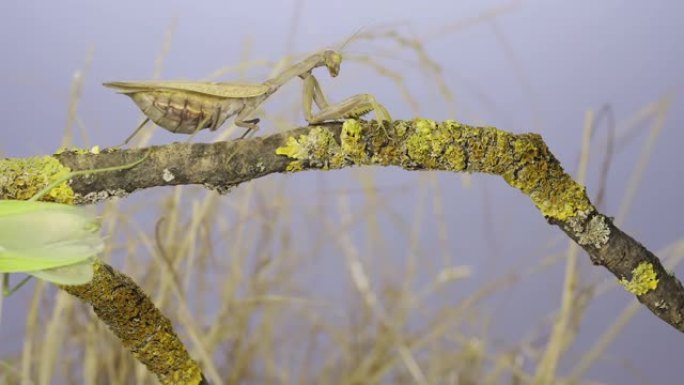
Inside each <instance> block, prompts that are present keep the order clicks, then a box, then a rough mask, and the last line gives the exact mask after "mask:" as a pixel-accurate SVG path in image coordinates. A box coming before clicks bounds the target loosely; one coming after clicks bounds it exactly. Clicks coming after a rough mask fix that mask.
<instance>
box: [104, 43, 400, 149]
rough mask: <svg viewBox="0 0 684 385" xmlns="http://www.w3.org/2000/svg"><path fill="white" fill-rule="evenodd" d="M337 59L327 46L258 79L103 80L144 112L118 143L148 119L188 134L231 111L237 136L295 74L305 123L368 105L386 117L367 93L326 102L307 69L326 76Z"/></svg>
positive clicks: (335, 69) (352, 113)
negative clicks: (322, 71) (300, 87)
mask: <svg viewBox="0 0 684 385" xmlns="http://www.w3.org/2000/svg"><path fill="white" fill-rule="evenodd" d="M341 63H342V55H341V54H340V53H339V52H337V51H336V50H332V49H330V50H324V51H320V52H317V53H314V54H312V55H310V56H308V57H307V58H305V59H304V60H302V61H300V62H298V63H296V64H293V65H292V66H290V67H288V68H287V69H285V70H284V71H282V72H281V73H280V74H278V75H276V76H275V77H273V78H271V79H268V80H266V81H265V82H263V83H260V84H258V83H257V84H244V83H221V82H194V81H133V82H108V83H103V85H104V86H106V87H109V88H113V89H116V90H118V91H119V92H120V93H122V94H124V95H127V96H129V97H130V98H131V99H132V100H133V101H134V102H135V104H136V105H137V106H138V107H139V108H140V110H141V111H142V112H143V114H145V116H146V118H145V119H144V120H143V122H142V123H141V124H140V125H139V126H138V127H137V128H136V129H135V131H134V132H133V133H132V134H131V135H129V136H128V138H126V140H125V141H124V144H128V142H130V140H131V139H133V137H135V135H136V134H137V133H138V132H139V131H140V130H141V129H142V128H143V126H144V125H145V124H146V123H147V122H148V121H149V120H152V121H153V122H154V123H156V124H157V125H158V126H160V127H163V128H165V129H166V130H168V131H170V132H173V133H180V134H194V133H196V132H197V131H199V130H202V129H205V128H208V129H210V131H215V130H216V129H218V128H219V127H220V126H222V125H223V123H224V122H225V121H226V120H227V119H228V118H229V117H232V116H235V120H234V122H235V125H236V126H238V127H242V128H246V129H247V130H246V131H245V133H244V134H243V135H242V136H241V137H240V138H241V139H242V138H244V137H245V136H246V135H247V134H248V133H249V132H251V131H255V130H257V129H258V125H257V124H258V123H259V119H258V118H254V117H253V115H254V113H255V112H256V110H257V108H258V107H259V105H261V103H262V102H263V101H264V100H266V99H267V98H268V97H269V96H271V95H272V94H273V93H275V92H276V91H277V90H278V89H279V88H280V87H281V86H282V85H283V84H285V83H287V82H288V81H290V80H291V79H293V78H295V77H299V78H301V79H302V80H303V81H304V90H303V93H302V98H303V109H304V117H305V119H306V121H307V122H308V123H309V124H316V123H322V122H325V121H329V120H337V119H348V118H358V117H360V116H363V115H365V114H367V113H369V112H371V111H375V114H376V117H377V119H378V120H379V121H389V120H391V117H390V115H389V113H388V112H387V110H386V109H385V107H383V106H382V105H381V104H379V103H378V102H377V101H376V100H375V98H374V97H373V96H372V95H369V94H358V95H354V96H351V97H349V98H347V99H345V100H343V101H342V102H340V103H337V104H332V105H331V104H329V103H328V100H327V99H326V97H325V95H324V94H323V91H322V90H321V86H320V84H319V83H318V80H317V79H316V78H315V77H314V75H313V74H312V72H313V70H314V69H316V68H318V67H326V68H327V69H328V73H329V74H330V76H331V77H336V76H337V75H338V74H339V72H340V65H341ZM313 103H315V104H316V106H317V107H318V109H319V111H318V113H316V114H314V113H313V111H312V105H313Z"/></svg>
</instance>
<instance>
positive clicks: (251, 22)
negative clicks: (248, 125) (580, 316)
mask: <svg viewBox="0 0 684 385" xmlns="http://www.w3.org/2000/svg"><path fill="white" fill-rule="evenodd" d="M505 4H510V5H511V6H510V7H507V8H508V9H507V10H506V11H505V12H503V13H502V14H501V15H499V16H498V17H496V18H495V19H489V21H485V22H477V18H478V17H481V16H483V13H484V12H487V10H490V9H492V7H500V6H502V5H505ZM296 9H298V11H296ZM682 15H684V4H683V3H682V2H680V1H660V2H643V1H609V0H605V1H600V2H598V1H588V0H581V1H573V2H564V1H525V2H514V3H505V2H500V1H396V0H395V1H386V0H383V1H358V0H347V1H336V2H333V1H305V0H304V1H265V0H252V1H242V2H238V1H224V2H222V1H216V0H213V1H186V2H181V1H158V0H156V1H113V2H98V1H75V0H62V1H18V0H5V1H3V2H1V3H0V21H1V22H0V47H1V48H2V50H1V51H0V52H1V54H0V55H1V56H0V57H1V59H0V100H1V101H2V103H0V116H2V121H1V122H0V127H1V128H0V130H2V136H1V138H2V139H1V140H0V151H1V152H2V154H3V155H5V156H11V157H23V156H30V155H39V154H45V153H49V152H51V151H54V150H55V149H56V147H57V146H58V145H59V143H61V138H62V136H63V132H64V126H65V122H66V112H67V102H68V99H69V88H70V83H71V80H72V76H73V74H74V71H76V70H77V69H79V68H82V67H83V66H84V62H85V61H86V56H87V55H88V51H89V49H91V47H92V48H93V49H94V51H93V52H94V53H93V56H92V63H91V67H90V70H89V72H88V73H87V76H86V78H85V85H84V91H83V95H82V99H81V101H80V105H79V116H80V118H81V119H82V121H83V123H84V124H85V126H86V127H87V128H88V133H89V135H90V139H91V143H97V144H99V145H101V146H108V145H114V144H117V143H119V142H120V141H121V140H122V139H123V138H124V137H125V136H126V135H127V134H128V133H129V130H130V129H132V128H133V127H134V126H135V124H136V123H137V122H138V119H139V116H140V115H139V112H138V110H137V109H136V108H134V107H133V105H132V103H131V102H130V100H128V99H127V98H124V97H122V96H118V95H115V94H114V93H113V92H112V91H111V90H108V89H105V88H103V87H101V85H100V83H101V82H103V81H108V80H128V79H131V80H132V79H145V78H149V77H150V76H151V74H152V72H153V67H154V60H155V57H156V56H157V55H158V53H159V51H160V49H161V45H162V42H163V40H164V34H165V31H166V30H167V28H168V26H169V24H170V23H171V21H172V20H173V19H174V18H176V19H177V25H176V28H175V33H174V37H173V41H172V46H171V49H170V51H169V54H168V56H167V57H166V59H165V61H164V65H163V71H162V74H161V76H162V78H166V79H172V78H187V79H201V78H204V77H206V76H208V75H209V74H210V73H211V72H212V71H214V70H216V69H217V68H220V67H222V66H226V65H231V64H235V63H238V62H240V61H241V60H242V58H243V55H242V52H243V51H244V46H245V42H246V41H249V42H250V43H249V44H250V57H251V58H254V59H267V60H277V59H278V58H280V57H282V56H283V55H285V54H287V53H289V52H290V50H294V51H297V52H309V51H313V50H317V49H320V48H322V47H326V46H330V45H332V44H334V43H335V42H339V41H341V40H343V39H345V38H346V37H348V36H350V35H351V34H352V33H354V32H355V31H357V30H359V28H367V29H368V30H372V29H373V27H374V26H376V25H379V24H387V23H408V25H410V28H409V29H407V28H406V27H400V29H402V30H403V31H406V30H410V31H412V32H413V33H414V34H415V35H416V36H418V37H422V38H424V39H425V44H426V48H427V50H428V53H429V54H430V55H431V56H432V58H434V59H435V60H436V61H437V62H438V63H439V64H440V65H441V66H442V69H443V74H444V77H445V79H446V81H447V82H448V84H449V86H450V87H451V89H452V90H453V91H454V93H455V99H454V101H453V102H451V103H447V102H445V101H444V100H441V99H440V97H439V95H438V94H437V93H436V92H435V91H434V87H432V86H430V87H432V89H427V87H426V86H425V84H428V83H429V82H428V81H426V80H425V78H424V77H422V75H420V73H419V72H417V71H415V70H414V71H408V70H407V71H405V73H404V74H405V76H406V81H407V86H408V88H409V90H410V91H411V93H412V94H414V95H415V96H416V97H417V98H419V100H420V102H421V110H420V114H421V115H423V116H426V117H430V118H433V119H447V118H454V119H458V120H462V121H465V122H470V123H476V124H486V125H494V126H497V127H499V128H501V129H504V130H508V131H513V132H526V131H535V132H539V133H541V134H542V135H543V136H544V138H545V139H546V141H547V143H548V144H549V146H550V148H551V149H552V151H553V152H554V153H555V154H556V155H557V157H558V158H559V159H560V160H561V162H563V164H564V165H566V168H567V169H568V170H570V171H571V172H572V171H573V170H574V169H575V165H576V164H577V159H578V154H579V149H580V145H581V135H582V126H583V119H584V113H585V111H587V109H593V110H598V109H599V108H600V107H601V106H602V105H604V104H606V103H609V104H610V105H611V106H612V109H613V111H614V113H615V116H616V120H617V122H618V125H620V124H621V123H624V122H625V121H626V120H627V119H628V118H629V117H630V116H632V115H633V114H635V113H636V112H637V111H638V110H639V109H641V108H643V107H644V106H646V105H647V104H648V103H652V102H656V101H658V100H659V99H661V98H663V97H664V96H666V95H667V94H668V93H670V94H671V95H672V96H673V98H672V104H671V106H670V110H669V112H668V113H667V116H666V120H665V124H664V126H663V129H662V132H661V134H660V136H659V137H658V141H657V143H656V146H657V147H656V151H655V152H654V154H653V155H652V157H651V158H649V162H648V164H647V166H646V169H645V175H644V178H643V180H642V181H641V184H640V187H639V189H638V192H637V195H636V197H635V201H634V206H633V208H632V210H631V211H630V212H629V215H628V217H627V218H626V221H625V224H624V229H625V230H626V231H628V232H630V233H631V234H633V235H634V236H636V237H637V238H638V239H639V240H640V241H641V242H642V243H644V244H645V245H646V246H647V247H649V248H651V249H652V250H654V251H658V250H660V249H661V248H663V247H665V246H667V245H669V244H671V243H673V242H675V241H676V240H678V239H680V238H682V233H683V232H684V216H683V215H682V209H681V208H682V204H681V197H682V193H681V186H682V184H683V182H684V172H683V171H682V166H681V165H680V162H681V159H682V155H681V154H682V151H681V147H682V143H684V134H683V128H682V127H681V126H682V122H683V119H684V113H683V112H682V108H681V101H680V100H681V98H680V95H679V94H680V91H681V87H682V84H683V82H682V81H683V80H684V75H682V72H683V71H682V68H684V42H683V41H682V38H683V37H684V34H683V32H684V28H682V26H681V21H682ZM492 20H493V21H492ZM293 23H296V24H297V25H296V26H293ZM389 46H390V45H389V44H388V47H389ZM354 49H355V47H354V46H352V47H350V51H352V52H353V51H354ZM363 51H364V52H366V53H371V52H372V51H371V50H369V49H368V48H366V49H365V50H363ZM264 74H265V73H264V72H263V71H261V72H260V71H259V70H257V71H253V72H250V73H249V75H248V78H249V79H251V80H258V79H260V78H262V77H263V76H264ZM319 78H321V79H322V80H323V81H324V87H325V88H326V89H327V90H329V95H330V98H332V99H335V100H339V99H341V98H342V97H345V96H348V95H349V94H351V93H354V92H368V93H372V94H374V95H375V96H376V97H377V98H378V99H379V100H380V101H382V102H383V103H384V104H385V105H386V106H387V107H388V109H389V110H390V111H391V112H392V114H393V117H394V118H412V117H413V116H414V113H413V112H411V110H410V109H409V108H408V106H407V105H406V104H405V103H404V102H403V100H402V99H401V97H400V96H399V93H398V92H397V91H396V88H394V87H393V85H392V84H391V83H390V82H388V81H387V80H386V79H381V78H379V77H377V76H371V73H370V72H368V70H367V69H364V67H362V66H360V65H355V64H344V65H343V70H342V73H341V75H340V77H339V78H338V79H336V80H330V79H327V77H325V75H320V77H319ZM224 79H226V78H224ZM295 82H297V81H295ZM293 89H296V86H295V88H293ZM290 95H296V94H292V93H290ZM286 103H289V104H286ZM292 103H293V101H292V99H288V98H287V97H284V98H280V99H279V98H278V94H275V95H274V97H273V98H272V100H269V101H267V102H266V105H265V108H266V109H267V110H271V109H272V110H273V111H277V110H278V108H280V109H282V108H283V106H284V105H285V106H290V105H292ZM452 111H453V112H454V113H455V114H456V115H455V116H454V115H452V114H451V112H452ZM298 119H299V120H298V121H299V122H302V118H301V116H300V117H299V118H298ZM642 126H646V125H642ZM620 128H621V127H620V126H618V130H620ZM622 128H624V125H623V126H622ZM603 130H605V126H604V127H603ZM639 132H640V134H639V135H638V136H636V137H634V138H633V139H632V140H631V141H630V142H628V143H626V144H622V145H621V147H619V148H618V149H617V151H616V154H615V157H614V166H613V169H612V170H611V174H610V175H609V177H608V181H607V182H608V196H607V205H606V212H607V213H608V214H616V213H617V211H618V208H619V206H620V202H621V199H622V198H623V194H624V190H625V188H626V186H627V182H628V179H629V175H630V173H631V172H632V170H633V168H634V165H635V164H636V163H637V161H638V159H639V154H640V151H642V148H643V143H644V142H645V141H646V140H647V135H646V134H645V130H642V131H639ZM260 134H268V125H262V132H260ZM211 135H213V134H210V133H202V134H201V135H199V136H198V138H197V139H196V140H198V141H199V140H211V138H212V136H211ZM597 135H599V137H600V138H604V137H605V131H602V132H601V133H600V134H597ZM174 139H177V138H174V137H172V136H171V135H169V134H167V133H164V132H162V131H161V130H157V131H155V136H154V141H155V142H158V143H164V142H169V141H171V140H174ZM602 140H603V139H600V140H597V142H596V143H597V144H595V145H594V146H593V147H592V159H591V164H590V167H591V170H592V172H591V173H590V176H589V178H590V179H589V180H588V182H587V185H588V187H589V191H590V193H592V195H593V194H595V192H596V186H597V180H598V176H597V172H596V170H598V169H599V164H600V160H601V159H602V158H601V157H602V149H603V147H602V146H601V145H600V143H601V142H602ZM407 174H408V173H405V172H400V171H397V170H387V171H385V170H379V171H378V172H377V173H376V175H380V176H381V177H380V182H379V183H380V184H383V183H384V185H385V186H392V185H397V184H409V185H410V184H411V183H418V182H419V181H422V179H420V177H419V176H418V175H417V174H415V173H412V174H409V175H407ZM293 178H301V180H302V183H309V182H311V183H313V182H314V180H315V179H314V178H312V177H311V176H306V175H305V176H301V177H300V176H293ZM319 178H320V176H319ZM333 178H334V177H333V176H330V179H333ZM349 180H350V181H352V182H351V183H354V182H353V179H349ZM439 181H440V184H441V186H440V187H441V188H442V191H443V194H444V198H445V199H446V200H447V204H446V207H445V210H446V211H445V212H446V216H447V219H448V221H449V223H450V226H451V227H450V231H451V232H452V233H450V235H451V236H452V237H453V238H452V239H451V243H450V244H451V245H453V247H454V248H455V249H454V250H453V252H454V253H455V254H456V255H457V256H458V258H459V259H458V262H459V263H463V264H471V265H473V267H474V270H475V277H476V278H474V280H475V281H474V282H476V283H477V284H482V283H483V282H484V278H483V277H484V276H486V274H485V273H482V270H483V269H485V268H490V267H491V266H492V264H494V265H497V266H498V267H497V269H498V271H499V272H504V271H508V270H509V269H511V268H514V267H515V266H520V267H522V266H525V265H526V264H534V263H537V262H538V260H539V258H541V257H540V256H539V255H536V254H535V257H534V259H532V258H531V257H529V255H532V254H533V253H535V252H538V250H539V249H540V248H542V247H544V245H545V244H546V243H545V242H546V241H544V240H548V241H549V242H551V241H553V240H556V241H557V240H558V239H559V232H558V231H557V230H555V229H553V228H549V227H548V226H547V225H546V224H545V223H544V221H543V219H541V218H540V216H539V215H538V213H537V211H536V210H535V209H534V207H533V206H532V205H531V204H530V203H529V201H528V200H527V199H526V198H525V197H523V196H521V194H519V193H517V192H516V191H513V190H512V189H510V188H509V187H508V186H506V185H505V184H504V183H503V182H502V181H501V180H499V179H498V178H492V177H486V176H480V175H477V176H474V178H473V186H472V187H470V188H466V187H464V186H463V185H462V184H461V183H460V178H454V177H453V176H451V175H444V176H440V178H439ZM256 183H258V181H257V182H256ZM352 187H353V188H360V186H358V185H356V186H352ZM388 188H389V187H388ZM304 189H305V187H304V188H303V190H304ZM226 199H230V196H228V197H226ZM411 199H412V198H411V196H410V195H403V196H402V195H400V196H395V197H393V198H388V204H390V205H394V206H396V207H402V205H403V204H405V201H407V200H408V201H410V200H411ZM332 200H333V198H331V201H332ZM333 205H334V203H333V202H331V206H333ZM334 212H335V210H334V209H333V210H331V213H334ZM492 213H495V214H494V215H493V214H492ZM409 214H410V211H409ZM488 215H492V217H491V218H494V222H492V221H490V220H488V219H487V218H488ZM310 226H312V227H315V224H310ZM586 259H587V258H586V256H585V255H584V254H582V255H581V265H582V267H581V271H582V272H583V274H589V278H588V279H589V280H591V279H594V280H599V279H605V278H608V275H607V273H606V272H604V271H598V270H596V269H591V268H590V267H589V263H588V261H587V260H586ZM483 261H484V262H486V263H483ZM328 262H330V261H328ZM335 263H338V262H336V261H335V262H330V263H329V264H328V263H326V264H322V265H321V266H319V267H318V268H320V271H321V272H322V273H321V275H325V274H328V273H333V272H334V271H335V270H336V269H337V268H338V267H336V265H335ZM329 265H335V266H329ZM562 266H563V264H562V263H560V264H557V266H556V267H555V268H553V269H551V270H550V271H549V275H548V276H535V278H534V281H533V282H528V283H527V284H526V285H522V287H519V288H518V289H517V290H514V291H512V292H511V293H509V294H508V295H507V296H506V297H505V298H503V299H502V300H500V301H499V302H498V303H496V304H495V305H496V306H494V307H493V310H491V312H490V316H491V317H492V319H493V320H495V321H496V320H497V319H499V320H500V321H501V322H500V326H498V327H495V328H494V329H495V330H496V331H495V332H493V335H494V336H496V338H498V340H499V341H504V342H502V343H501V344H502V345H505V344H506V343H507V342H510V343H513V342H514V341H515V340H516V337H518V336H519V335H520V334H521V333H526V332H528V331H529V330H532V329H534V328H533V327H532V325H534V324H536V323H538V322H539V320H540V319H541V318H542V317H544V316H547V315H548V314H549V312H550V311H552V310H553V309H555V308H557V307H558V306H559V305H560V296H559V293H560V288H561V284H562V280H561V277H562ZM676 271H677V272H678V273H679V275H682V274H684V269H682V268H677V269H676ZM478 274H480V275H479V276H478ZM477 277H479V278H477ZM329 282H331V281H330V280H329V279H328V280H326V279H321V280H319V281H317V282H316V281H315V280H313V281H312V283H311V284H312V285H316V286H317V287H320V288H321V290H322V292H325V290H326V288H325V287H324V286H325V284H326V283H328V284H329ZM334 291H335V290H334V289H331V292H334ZM448 294H449V291H447V292H446V295H448ZM19 298H21V297H19ZM630 300H631V298H630V296H629V295H627V294H626V293H624V292H623V291H620V290H613V291H612V292H611V293H610V294H609V295H605V296H603V297H601V298H600V299H598V300H597V302H596V303H594V304H593V305H592V306H591V307H590V309H589V312H588V315H587V317H586V318H585V319H584V322H583V323H582V335H581V338H580V339H579V340H578V342H577V344H576V345H575V346H574V347H573V349H571V352H570V354H569V357H568V358H567V359H565V360H564V361H563V362H564V363H565V365H567V367H571V366H572V364H573V362H574V360H575V359H577V358H578V357H579V356H581V354H582V353H583V352H585V351H586V350H587V349H588V347H589V346H591V345H592V344H593V342H594V340H595V339H596V338H597V337H598V336H599V335H600V332H601V331H602V330H604V329H605V328H606V327H607V326H608V325H609V322H610V320H611V319H612V317H614V316H615V315H616V314H617V312H619V311H620V309H622V308H623V307H624V306H625V305H626V304H627V303H629V301H630ZM5 305H6V308H5V319H4V323H3V327H2V330H0V341H2V342H1V343H0V353H3V350H4V349H3V348H2V346H12V347H17V346H18V345H17V341H20V340H21V338H22V336H21V335H20V334H17V333H16V329H14V328H12V327H11V326H8V322H9V320H10V319H11V315H10V314H11V313H12V309H16V311H20V309H22V307H23V306H25V303H22V302H21V301H18V300H16V299H14V298H10V299H8V300H7V301H6V302H5ZM12 330H15V331H14V332H12ZM6 342H9V343H7V344H6ZM609 354H610V358H609V360H608V361H607V362H602V363H601V364H600V365H598V366H599V367H600V370H595V371H592V372H591V377H593V378H596V379H600V380H602V381H604V382H607V383H615V384H618V383H619V384H639V383H652V384H661V383H662V384H665V383H678V382H680V381H681V379H682V377H684V369H683V368H682V365H681V357H683V356H684V337H683V336H682V335H681V334H680V333H678V332H675V331H674V330H673V329H672V328H670V327H669V326H667V325H665V324H664V323H662V321H660V320H658V319H656V318H655V317H654V316H653V315H651V314H650V313H649V312H648V311H646V310H641V311H640V313H639V315H638V316H637V317H636V318H635V319H633V320H632V321H631V322H630V324H629V326H628V327H627V328H626V329H625V330H624V331H623V333H622V335H621V337H620V338H618V340H617V341H616V342H615V343H614V344H613V345H612V346H611V348H610V349H609ZM621 360H629V366H632V367H634V368H635V369H636V370H637V371H638V372H639V373H640V375H641V376H643V377H640V376H634V375H632V374H630V373H629V372H626V371H625V369H624V367H623V362H622V361H621Z"/></svg>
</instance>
